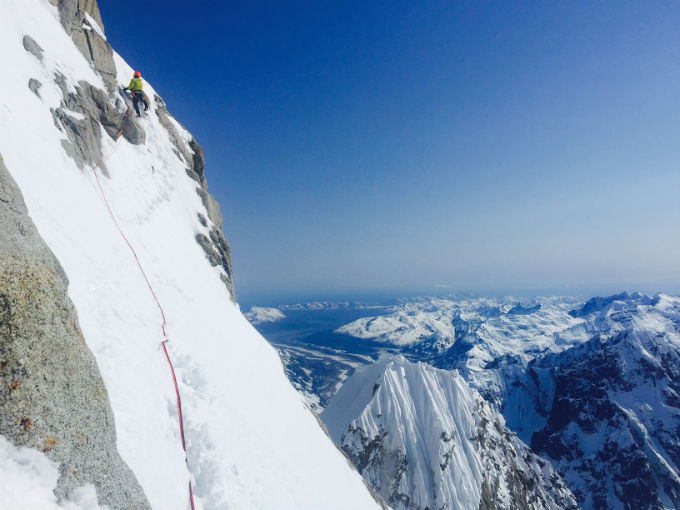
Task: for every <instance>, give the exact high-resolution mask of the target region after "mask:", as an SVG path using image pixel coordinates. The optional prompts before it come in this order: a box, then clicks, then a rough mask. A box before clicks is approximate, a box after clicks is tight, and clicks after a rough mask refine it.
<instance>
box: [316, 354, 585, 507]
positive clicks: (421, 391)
mask: <svg viewBox="0 0 680 510" xmlns="http://www.w3.org/2000/svg"><path fill="white" fill-rule="evenodd" d="M321 418H322V420H323V421H324V422H325V423H326V425H327V426H328V430H329V432H330V434H331V436H332V437H333V439H334V440H335V441H336V442H337V443H338V444H340V445H342V448H343V449H344V450H345V451H346V452H347V453H348V455H349V456H350V458H351V459H352V461H353V462H354V463H355V465H356V466H357V468H358V469H359V470H360V471H361V473H362V474H363V475H364V477H365V478H366V479H367V480H368V481H369V483H371V485H373V486H374V487H375V488H376V489H377V490H378V492H379V493H380V494H381V495H382V496H383V497H384V498H385V499H386V500H387V502H388V503H389V504H390V505H392V506H393V507H394V508H398V509H416V508H438V509H462V510H466V509H476V508H479V507H480V506H484V505H491V506H492V507H494V508H555V509H557V508H573V507H575V499H574V498H573V496H572V495H571V493H570V492H569V490H568V489H567V488H566V486H565V485H564V483H563V482H562V481H561V479H560V478H559V476H558V475H557V474H556V473H555V471H554V470H552V468H551V467H550V465H549V464H548V463H547V462H544V461H542V460H541V459H539V458H538V457H536V456H535V455H533V454H532V453H531V452H530V450H529V449H528V448H527V446H526V445H524V444H523V443H521V441H519V440H518V439H517V438H516V437H514V436H513V435H512V434H510V433H509V431H507V429H505V427H504V422H503V419H502V417H501V416H500V415H499V414H498V413H495V412H494V411H492V410H491V407H490V406H489V405H488V404H487V403H486V402H485V401H484V400H483V399H482V398H481V396H480V395H479V394H478V393H476V392H475V391H474V390H472V389H471V388H470V387H469V386H468V385H467V383H466V382H465V381H464V380H463V379H462V378H461V377H460V376H459V375H458V374H457V373H456V372H455V371H454V372H449V371H445V370H438V369H435V368H433V367H431V366H429V365H427V364H425V363H411V362H408V361H407V360H406V359H405V358H403V357H402V356H397V357H394V358H392V357H387V356H386V357H383V358H381V359H380V360H379V361H378V362H376V363H375V364H373V365H371V366H369V367H364V368H361V369H359V370H357V372H356V373H355V374H354V375H353V376H352V377H350V379H349V380H348V381H347V382H346V383H345V384H344V385H343V387H342V388H341V389H340V391H339V392H338V393H337V394H336V396H335V397H333V399H332V400H331V401H330V403H329V405H328V407H327V408H326V410H325V411H324V412H323V413H322V414H321ZM492 488H493V489H492ZM483 504H484V505H483Z"/></svg>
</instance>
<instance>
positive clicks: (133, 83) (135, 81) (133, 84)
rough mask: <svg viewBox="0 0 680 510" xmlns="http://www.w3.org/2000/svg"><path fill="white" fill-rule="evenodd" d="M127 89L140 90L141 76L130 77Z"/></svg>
mask: <svg viewBox="0 0 680 510" xmlns="http://www.w3.org/2000/svg"><path fill="white" fill-rule="evenodd" d="M127 88H128V90H132V91H141V90H142V79H141V78H132V80H130V85H128V86H127Z"/></svg>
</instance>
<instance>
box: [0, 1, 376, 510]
mask: <svg viewBox="0 0 680 510" xmlns="http://www.w3.org/2000/svg"><path fill="white" fill-rule="evenodd" d="M0 20H2V21H1V23H2V30H0V52H1V54H2V55H3V64H4V65H5V66H6V67H7V68H8V69H12V79H6V80H2V81H1V83H0V98H2V99H0V126H1V127H2V137H0V154H2V156H3V158H4V161H5V163H6V165H7V168H8V169H9V171H10V173H11V174H12V176H13V178H14V179H15V180H16V182H17V183H18V185H19V187H20V188H21V191H22V193H23V195H24V198H25V201H26V204H27V207H28V210H29V213H30V215H31V217H32V219H33V221H34V222H35V224H36V226H37V228H38V230H39V232H40V234H41V236H42V237H43V238H44V240H45V241H46V242H47V244H48V245H49V246H50V248H51V249H52V251H53V252H54V253H55V255H56V256H57V258H58V259H59V261H60V262H61V264H62V266H63V268H64V270H65V272H66V274H67V276H68V279H69V281H70V287H69V296H70V298H71V300H72V301H73V303H74V304H75V306H76V309H77V311H78V315H79V320H80V325H81V329H82V331H83V334H84V337H85V341H86V343H87V345H88V346H89V348H90V349H91V350H92V352H93V353H94V355H95V357H96V359H97V362H98V364H99V367H100V371H101V373H102V377H103V379H104V381H105V384H106V387H107V390H108V393H109V397H110V401H111V405H112V408H113V411H114V415H115V422H116V430H117V442H118V448H119V451H120V453H121V456H122V458H123V459H124V460H125V462H126V463H127V464H128V465H129V466H130V468H131V469H132V470H133V471H134V473H135V475H136V476H137V478H138V480H139V482H140V483H141V485H142V487H143V488H144V491H145V493H146V495H147V497H148V500H149V502H150V503H151V505H152V506H153V507H154V508H160V509H173V508H186V506H187V500H188V494H187V486H188V482H189V478H190V477H192V478H193V480H194V488H195V494H196V501H197V505H198V507H199V508H264V509H270V508H281V509H292V508H310V509H319V508H338V509H346V508H362V509H365V508H376V507H377V506H378V505H377V504H376V503H375V501H374V500H373V498H372V497H371V495H370V494H369V492H368V490H367V489H366V487H365V486H364V484H363V481H362V480H361V477H360V476H359V474H358V473H356V472H355V471H353V470H352V469H351V468H350V467H349V466H348V464H347V462H346V459H345V458H344V456H343V455H342V454H341V453H340V452H339V451H338V450H337V449H336V447H335V446H334V445H333V444H332V442H331V441H330V440H329V438H328V437H327V436H326V435H325V434H324V432H323V431H322V429H321V428H320V427H319V425H318V423H317V421H316V418H315V417H314V416H313V415H312V413H311V412H310V411H309V409H308V407H307V406H306V405H305V403H304V402H303V400H302V399H301V398H300V396H299V395H298V394H297V393H296V392H295V391H294V389H293V388H292V387H291V385H290V384H289V382H288V381H287V379H286V377H285V375H284V372H283V370H282V366H281V361H280V359H279V357H278V356H277V354H276V351H275V350H274V349H273V348H272V347H270V346H269V345H268V344H267V342H266V341H265V340H264V339H263V338H262V337H261V336H260V335H259V334H258V333H257V332H256V331H255V330H254V329H253V327H252V326H251V325H250V324H249V323H248V321H247V320H246V319H245V318H244V317H243V315H242V314H241V312H240V311H239V308H238V306H236V305H234V304H232V303H231V301H230V296H229V293H228V291H227V289H226V287H225V285H224V283H223V282H222V281H220V279H219V270H218V269H217V268H214V267H212V266H211V265H210V264H209V262H208V261H207V259H206V256H205V253H204V252H203V250H202V248H201V247H200V246H199V245H198V244H197V243H196V242H195V240H194V239H195V236H196V234H198V233H202V234H205V235H208V234H209V232H208V227H206V226H204V225H202V223H201V222H200V221H199V219H198V213H201V214H202V215H203V216H206V212H205V209H204V207H203V205H202V203H201V200H200V198H199V196H198V195H197V193H196V191H195V183H194V181H192V180H191V179H190V178H189V177H187V174H186V173H185V167H186V165H185V162H184V161H183V160H182V159H181V158H180V157H178V156H177V155H176V154H175V152H174V151H173V148H174V147H173V145H172V142H171V140H170V139H169V136H168V132H167V131H166V130H165V128H164V127H163V126H162V125H161V124H160V122H159V120H158V118H157V116H156V114H155V109H156V105H155V104H153V98H154V94H155V91H154V89H153V87H151V86H150V85H148V84H147V85H146V86H145V90H146V92H147V94H148V95H149V97H150V98H151V99H152V105H151V111H150V114H149V115H148V116H146V117H145V118H143V119H142V120H141V123H142V126H143V128H144V130H145V132H146V143H145V144H143V145H138V146H135V145H131V144H129V143H128V142H126V141H125V140H120V141H119V142H118V147H117V149H116V150H115V152H113V153H112V155H111V157H110V159H108V161H107V162H106V166H107V168H108V171H109V173H110V178H105V177H102V176H100V178H101V179H102V185H103V188H104V192H105V194H106V196H107V198H108V200H109V202H110V205H111V208H112V210H113V212H114V214H115V216H116V218H117V221H118V223H119V224H120V226H121V228H122V229H123V231H124V232H125V235H126V236H127V237H128V239H129V240H130V242H131V244H132V245H133V246H134V248H135V250H136V253H137V255H138V256H139V260H140V263H141V265H142V266H143V267H144V268H145V271H146V273H147V275H148V276H149V279H150V282H151V284H152V286H153V288H154V291H155V293H156V294H157V296H158V298H159V300H160V302H161V303H162V305H163V308H164V310H165V315H166V317H167V320H168V325H167V333H168V337H169V338H170V343H169V344H168V349H169V351H170V355H171V357H172V359H173V360H174V363H175V367H176V370H177V375H178V379H179V389H180V392H181V395H182V404H183V410H184V418H185V428H186V439H187V447H188V461H189V470H187V464H186V463H185V455H184V452H183V451H182V447H181V445H180V438H179V431H178V422H177V412H176V403H175V393H174V390H173V386H172V379H171V375H170V372H169V369H168V366H167V363H166V361H165V359H164V356H163V352H162V350H161V349H160V341H161V340H162V334H161V329H160V328H161V317H160V316H159V311H158V308H157V307H156V304H155V303H154V301H153V299H152V297H151V295H150V293H149V289H148V288H147V286H146V283H145V282H144V279H143V278H142V276H141V274H140V272H139V269H138V267H137V265H136V262H135V260H134V258H133V257H132V255H131V253H130V251H129V249H128V247H127V246H126V245H125V243H124V242H123V240H122V239H121V237H120V234H119V233H118V231H117V230H116V227H115V225H114V224H113V223H112V221H111V218H110V217H109V216H108V213H107V211H106V208H105V206H104V204H103V203H102V200H101V197H100V196H99V193H98V190H97V188H96V184H95V180H94V176H93V175H92V173H91V171H90V170H88V169H85V170H84V171H81V170H79V169H78V168H77V166H76V164H75V162H74V161H73V160H72V159H71V158H70V157H69V156H68V155H67V154H66V152H65V151H64V148H63V147H62V143H61V142H62V140H63V139H64V138H65V135H64V134H63V133H62V132H60V131H59V129H58V128H57V127H56V126H55V123H54V121H53V119H52V115H51V113H50V108H57V107H59V106H60V104H61V101H62V93H61V91H60V89H59V87H58V86H57V85H56V84H55V82H54V79H55V73H57V72H58V73H61V74H63V75H64V76H65V77H66V82H65V86H66V87H67V88H68V90H70V91H75V90H76V87H77V84H78V82H79V81H81V80H83V81H87V82H89V83H90V84H92V85H94V86H96V87H98V88H100V89H102V90H104V84H103V82H102V80H101V78H100V77H99V76H98V75H97V74H96V73H95V71H94V70H93V69H92V68H91V67H90V65H89V64H88V62H87V61H86V60H85V59H84V57H83V56H82V54H81V53H80V52H79V51H78V50H77V48H76V47H75V46H74V44H73V43H72V41H71V40H70V38H69V37H68V36H67V34H66V33H65V32H64V30H63V29H62V28H61V26H60V24H59V21H58V13H57V11H56V8H55V7H54V6H52V5H51V4H50V3H49V2H48V1H47V0H2V2H0ZM93 29H95V30H96V29H97V27H93ZM26 34H28V35H30V36H31V37H33V39H35V40H36V41H37V42H38V43H39V44H40V45H41V46H42V47H43V49H44V55H43V59H42V61H39V60H38V59H36V58H34V57H33V56H32V55H30V54H29V53H27V52H26V51H25V50H24V48H23V46H22V38H23V36H24V35H26ZM115 65H116V68H117V71H118V82H119V83H122V84H127V82H128V81H129V78H130V76H131V75H132V72H133V70H132V68H131V67H130V66H129V65H127V64H126V63H125V61H124V60H123V59H122V58H121V57H119V56H118V55H115ZM31 78H35V79H38V80H39V81H40V82H41V83H42V87H41V88H40V97H38V96H37V95H36V94H34V93H33V92H32V91H30V90H29V88H28V85H27V84H28V82H29V79H31ZM74 115H75V114H74ZM101 143H102V152H103V153H104V154H109V153H110V152H111V151H112V149H113V148H114V144H113V141H112V140H111V139H110V138H109V137H108V136H107V135H106V134H105V133H103V132H102V140H101ZM33 460H35V459H33ZM31 462H33V461H31ZM2 465H3V466H7V463H6V461H5V460H3V461H2ZM40 466H41V467H39V468H37V469H36V470H24V471H21V470H19V471H17V472H16V475H15V477H14V478H12V480H14V481H16V484H17V487H21V486H22V485H21V483H22V482H21V481H22V480H23V483H24V485H23V486H26V484H32V485H35V486H36V487H48V486H50V484H51V483H52V478H50V477H51V476H52V475H53V471H51V468H48V467H47V465H46V464H44V463H43V464H41V465H40ZM40 494H43V492H40ZM44 501H45V503H44V504H43V501H42V500H41V501H37V502H36V504H35V505H33V506H34V507H40V508H43V507H44V508H49V504H51V503H50V502H49V500H47V499H45V500H44ZM84 501H85V502H82V503H81V505H82V506H83V507H87V508H91V507H92V506H93V505H91V502H90V501H86V500H84ZM7 504H9V503H7V500H6V499H5V498H4V497H3V498H2V501H1V502H0V507H6V508H10V507H11V508H16V507H15V506H13V505H9V506H6V505H7ZM74 504H76V502H74Z"/></svg>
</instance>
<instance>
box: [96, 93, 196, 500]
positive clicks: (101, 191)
mask: <svg viewBox="0 0 680 510" xmlns="http://www.w3.org/2000/svg"><path fill="white" fill-rule="evenodd" d="M126 106H127V112H125V117H124V118H123V126H124V125H125V122H126V121H127V119H128V117H129V116H130V106H129V105H126ZM122 134H123V127H122V126H121V128H120V131H118V133H117V134H116V138H115V143H114V145H113V148H112V149H111V151H110V152H109V153H108V154H107V155H106V157H103V158H102V159H101V160H100V161H99V163H97V164H96V165H95V166H93V167H92V173H93V174H94V177H95V179H96V181H97V187H98V188H99V194H100V195H101V197H102V200H103V201H104V205H105V206H106V210H107V211H108V212H109V216H111V219H112V220H113V223H114V225H115V226H116V229H118V232H119V233H120V236H121V237H122V238H123V241H125V244H127V246H128V248H129V249H130V252H131V253H132V256H133V257H134V258H135V262H136V263H137V267H138V268H139V271H140V273H142V277H143V278H144V281H145V282H146V286H147V287H148V288H149V292H151V296H152V297H153V300H154V301H155V302H156V305H157V306H158V310H159V311H160V313H161V319H162V323H161V330H162V332H163V340H162V341H161V347H163V353H164V354H165V359H166V360H167V361H168V366H169V367H170V372H171V374H172V382H173V384H174V385H175V395H176V396H177V417H178V418H179V431H180V437H181V439H182V449H183V450H184V460H185V461H186V463H187V468H188V466H189V458H188V455H187V446H186V440H185V439H184V420H183V419H182V401H181V399H180V396H179V386H178V385H177V377H176V375H175V367H174V366H173V364H172V360H171V359H170V355H169V354H168V349H167V348H166V346H165V344H166V343H168V342H169V341H170V339H169V338H168V335H167V333H166V331H165V326H166V325H167V321H166V320H165V312H164V311H163V306H161V302H160V301H159V299H158V296H157V295H156V292H155V291H154V290H153V287H152V286H151V282H150V281H149V278H148V277H147V275H146V272H145V271H144V268H143V267H142V263H141V262H140V260H139V257H137V252H136V251H135V249H134V247H133V246H132V243H130V241H129V240H128V238H127V237H126V236H125V234H124V233H123V230H122V229H121V228H120V225H119V224H118V221H117V220H116V217H115V215H114V214H113V210H112V209H111V206H110V205H109V201H108V200H107V199H106V195H105V194H104V188H103V187H102V184H101V181H100V180H99V176H98V175H97V169H98V168H99V169H100V170H101V165H103V164H104V163H105V162H106V161H107V160H108V159H109V158H110V157H111V156H112V155H113V153H114V152H116V149H117V148H118V145H119V143H118V142H119V140H120V137H121V136H122ZM190 476H191V472H190ZM189 501H190V502H191V510H196V507H195V504H194V490H193V487H192V485H191V478H189Z"/></svg>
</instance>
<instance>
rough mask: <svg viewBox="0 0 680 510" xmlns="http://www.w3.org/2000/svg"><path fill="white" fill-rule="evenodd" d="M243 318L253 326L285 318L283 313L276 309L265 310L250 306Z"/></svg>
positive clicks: (264, 308)
mask: <svg viewBox="0 0 680 510" xmlns="http://www.w3.org/2000/svg"><path fill="white" fill-rule="evenodd" d="M245 316H246V319H248V320H249V321H250V323H251V324H253V325H257V324H262V323H263V322H276V321H280V320H283V319H285V318H286V316H285V315H284V314H283V312H282V311H281V310H279V309H278V308H266V307H261V306H252V307H251V308H250V311H249V312H248V313H246V314H245Z"/></svg>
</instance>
